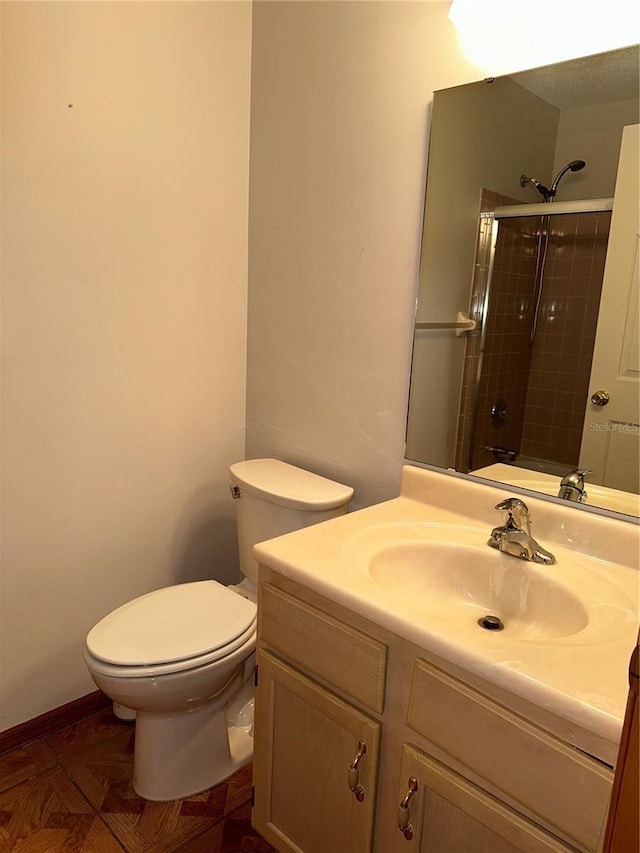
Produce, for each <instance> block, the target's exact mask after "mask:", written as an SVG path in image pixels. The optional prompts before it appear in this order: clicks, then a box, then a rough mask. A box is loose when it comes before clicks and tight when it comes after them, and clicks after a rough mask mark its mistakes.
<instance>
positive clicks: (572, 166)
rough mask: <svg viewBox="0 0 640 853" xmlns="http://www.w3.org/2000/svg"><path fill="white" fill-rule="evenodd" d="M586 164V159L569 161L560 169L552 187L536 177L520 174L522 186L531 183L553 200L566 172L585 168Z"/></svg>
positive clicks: (546, 199) (546, 197)
mask: <svg viewBox="0 0 640 853" xmlns="http://www.w3.org/2000/svg"><path fill="white" fill-rule="evenodd" d="M586 165H587V164H586V163H585V161H584V160H572V161H571V162H570V163H567V165H566V166H564V167H563V168H562V169H560V171H559V172H558V174H557V175H556V176H555V178H554V180H553V183H552V184H551V189H548V188H547V187H545V186H544V184H541V183H540V181H537V180H536V179H535V178H528V177H527V176H526V175H524V174H523V175H520V186H521V187H526V185H527V184H531V185H532V186H534V187H535V188H536V189H537V190H538V192H539V193H540V195H541V196H544V200H545V201H553V199H554V197H555V194H556V192H557V189H558V184H559V183H560V179H561V178H562V176H563V175H564V174H565V172H579V171H580V170H581V169H584V167H585V166H586Z"/></svg>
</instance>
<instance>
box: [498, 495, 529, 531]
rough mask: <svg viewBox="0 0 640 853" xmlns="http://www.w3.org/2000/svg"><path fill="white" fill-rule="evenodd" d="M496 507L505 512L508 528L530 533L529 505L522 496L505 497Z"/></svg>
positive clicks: (505, 521) (505, 524)
mask: <svg viewBox="0 0 640 853" xmlns="http://www.w3.org/2000/svg"><path fill="white" fill-rule="evenodd" d="M495 508H496V509H497V510H500V512H504V514H505V515H504V526H505V527H506V528H507V529H510V530H513V529H517V530H524V531H526V532H527V533H529V507H528V506H527V505H526V503H525V502H524V501H521V500H520V498H505V499H504V500H503V501H500V503H498V504H496V506H495Z"/></svg>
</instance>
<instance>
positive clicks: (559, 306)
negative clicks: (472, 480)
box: [456, 190, 611, 470]
mask: <svg viewBox="0 0 640 853" xmlns="http://www.w3.org/2000/svg"><path fill="white" fill-rule="evenodd" d="M512 203H514V201H513V200H512V199H506V198H504V197H503V196H499V195H497V194H496V193H492V192H489V191H486V190H485V191H484V192H483V194H482V200H481V217H480V222H481V225H480V237H479V243H478V252H477V257H476V268H475V273H474V282H473V286H472V294H471V306H470V309H471V316H472V317H474V318H476V319H479V318H480V317H481V312H482V306H483V304H484V300H485V295H486V292H487V288H488V287H489V286H490V295H489V303H488V312H487V319H486V332H485V345H484V350H483V352H482V354H481V353H480V330H476V331H475V332H473V333H471V334H470V336H469V339H468V342H467V352H466V356H465V367H464V376H463V387H462V395H461V406H460V421H459V425H458V437H457V457H456V467H457V468H458V470H469V469H475V468H479V467H482V466H484V465H488V464H491V463H492V462H495V461H496V459H497V457H496V456H495V455H494V454H493V453H492V452H491V451H489V449H488V448H490V447H496V446H500V447H504V448H506V449H507V450H515V451H516V452H517V454H518V456H519V457H521V458H522V457H530V458H534V459H538V460H545V461H551V462H555V463H558V464H559V465H566V466H576V465H577V464H578V456H579V451H580V440H581V435H582V421H583V418H584V410H585V404H586V397H587V393H588V382H589V373H590V368H591V358H592V355H593V345H594V341H595V329H596V323H597V316H598V307H599V303H600V291H601V286H602V274H603V271H604V260H605V255H606V247H607V240H608V230H609V223H610V218H611V214H610V213H609V212H604V213H586V214H567V215H558V216H553V217H552V218H551V220H550V222H551V229H550V234H549V244H548V248H547V256H546V260H545V264H544V269H545V275H544V279H543V288H542V296H541V298H540V305H539V310H538V320H537V326H536V334H535V338H534V343H533V346H530V343H529V338H530V333H531V328H532V317H533V312H534V309H535V306H534V300H535V293H534V282H535V270H536V258H537V254H538V247H539V244H540V242H541V241H540V239H539V237H540V226H541V225H542V223H543V220H542V219H541V218H540V217H535V218H534V217H522V218H518V219H503V220H501V222H500V226H499V229H498V237H497V241H496V247H495V256H494V263H493V271H492V277H491V282H490V283H489V277H488V266H489V265H488V258H489V250H490V240H488V239H487V230H488V229H489V228H490V226H491V218H490V217H488V218H487V217H486V213H488V212H489V211H491V210H493V209H494V208H495V207H496V205H500V204H512ZM483 214H485V216H483ZM480 364H481V376H480V379H479V381H478V379H477V376H478V367H479V365H480ZM476 399H477V405H476V406H475V407H474V400H476ZM498 401H504V403H505V404H506V417H505V418H504V421H503V422H502V423H501V424H499V425H497V424H496V423H495V421H493V420H492V417H491V411H492V408H493V407H494V405H495V404H496V403H497V402H498Z"/></svg>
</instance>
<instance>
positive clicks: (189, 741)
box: [84, 459, 353, 801]
mask: <svg viewBox="0 0 640 853" xmlns="http://www.w3.org/2000/svg"><path fill="white" fill-rule="evenodd" d="M229 471H230V474H231V479H232V495H233V497H234V498H235V499H236V508H237V522H238V543H239V550H240V567H241V571H242V573H243V574H244V576H245V577H244V579H243V580H242V582H241V583H239V584H237V585H235V586H230V587H226V586H223V585H222V584H220V583H218V582H217V581H215V580H205V581H194V582H191V583H185V584H177V585H176V586H171V587H164V588H162V589H158V590H155V591H154V592H150V593H147V594H146V595H142V596H140V597H139V598H135V599H134V600H133V601H130V602H128V603H126V604H123V605H122V606H121V607H119V608H117V609H116V610H114V611H113V612H112V613H110V614H108V615H107V616H105V617H104V618H103V619H102V620H101V621H100V622H98V623H97V625H95V626H94V628H92V629H91V631H89V633H88V635H87V638H86V642H85V650H84V659H85V663H86V665H87V668H88V670H89V673H90V675H91V677H92V678H93V680H94V682H95V683H96V685H97V686H98V687H99V688H100V689H101V690H102V691H103V692H104V693H105V694H106V695H107V696H108V697H109V698H110V699H112V700H113V703H114V710H115V711H116V713H117V715H118V716H120V717H123V718H127V719H132V720H133V719H135V726H136V732H135V747H134V762H133V787H134V789H135V791H136V792H137V793H138V794H139V795H140V796H141V797H144V798H145V799H147V800H156V801H166V800H178V799H183V798H185V797H188V796H191V795H193V794H196V793H199V792H200V791H204V790H206V789H207V788H211V787H213V786H214V785H216V784H218V783H219V782H221V781H223V780H224V779H226V778H227V777H229V776H230V775H231V774H232V773H234V772H235V771H236V770H237V769H239V768H240V767H242V766H243V765H244V764H246V763H247V762H249V761H250V760H251V757H252V755H253V694H254V669H255V645H256V616H257V606H256V592H257V586H256V585H257V579H258V567H257V564H256V563H255V561H254V560H253V557H252V554H251V550H252V547H253V545H254V544H255V543H256V542H259V541H262V540H264V539H268V538H272V537H274V536H278V535H281V534H283V533H288V532H291V531H293V530H297V529H300V528H302V527H306V526H308V525H310V524H314V523H317V522H319V521H324V520H327V519H329V518H333V517H334V516H337V515H342V514H343V513H345V512H346V511H347V506H348V504H349V501H350V500H351V497H352V495H353V489H351V488H350V487H348V486H343V485H341V484H339V483H335V482H333V481H332V480H327V479H325V478H324V477H319V476H318V475H316V474H311V473H310V472H308V471H303V470H302V469H300V468H295V467H294V466H292V465H288V464H286V463H284V462H280V461H279V460H276V459H256V460H248V461H246V462H239V463H236V464H235V465H232V466H231V467H230V469H229Z"/></svg>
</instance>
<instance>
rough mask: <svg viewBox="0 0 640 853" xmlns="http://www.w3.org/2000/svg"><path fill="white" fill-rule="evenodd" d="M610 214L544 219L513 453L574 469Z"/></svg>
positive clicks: (576, 461) (586, 393) (578, 448)
mask: <svg viewBox="0 0 640 853" xmlns="http://www.w3.org/2000/svg"><path fill="white" fill-rule="evenodd" d="M610 224H611V212H610V211H603V212H597V213H580V214H575V213H574V214H567V215H558V216H553V217H552V218H551V228H550V235H549V248H548V252H547V260H546V263H545V275H544V286H543V289H542V298H541V300H540V310H539V312H538V326H537V329H536V336H535V340H534V346H533V350H532V353H531V369H530V371H529V391H528V394H527V401H526V407H525V413H524V424H523V430H522V444H521V453H522V455H523V456H527V457H532V458H534V459H544V460H552V461H554V462H559V463H562V464H565V465H567V466H577V465H578V458H579V455H580V442H581V440H582V428H583V422H584V413H585V408H586V404H587V395H588V392H589V375H590V372H591V360H592V358H593V347H594V343H595V334H596V325H597V322H598V309H599V307H600V294H601V291H602V277H603V273H604V264H605V257H606V252H607V243H608V240H609V226H610Z"/></svg>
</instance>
